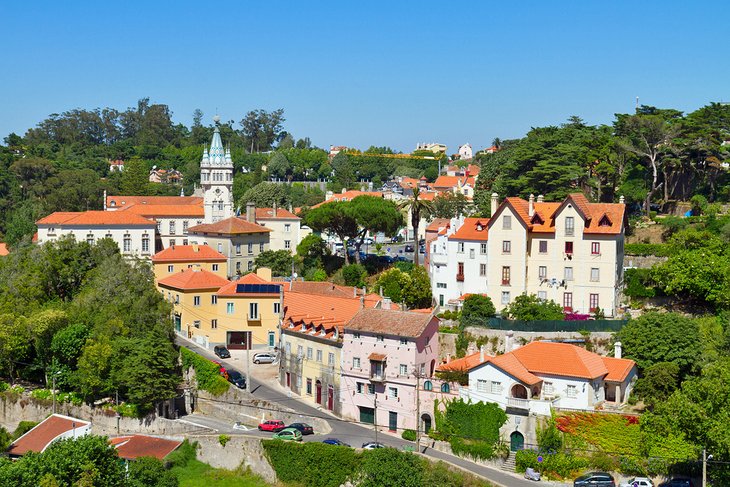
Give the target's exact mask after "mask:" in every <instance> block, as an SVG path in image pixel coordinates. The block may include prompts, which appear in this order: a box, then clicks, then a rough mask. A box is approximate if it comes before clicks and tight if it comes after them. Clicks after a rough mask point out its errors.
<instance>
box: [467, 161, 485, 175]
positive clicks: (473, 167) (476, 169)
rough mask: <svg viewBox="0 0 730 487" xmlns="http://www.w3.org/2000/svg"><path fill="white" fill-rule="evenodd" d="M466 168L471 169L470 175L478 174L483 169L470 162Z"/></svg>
mask: <svg viewBox="0 0 730 487" xmlns="http://www.w3.org/2000/svg"><path fill="white" fill-rule="evenodd" d="M466 169H467V171H469V176H478V175H479V173H480V172H481V171H482V168H481V167H480V166H478V165H476V164H469V165H468V166H466Z"/></svg>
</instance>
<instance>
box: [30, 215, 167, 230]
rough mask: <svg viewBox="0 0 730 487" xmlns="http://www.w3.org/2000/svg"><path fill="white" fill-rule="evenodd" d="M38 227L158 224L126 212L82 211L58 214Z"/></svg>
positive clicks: (43, 219) (151, 225) (42, 221)
mask: <svg viewBox="0 0 730 487" xmlns="http://www.w3.org/2000/svg"><path fill="white" fill-rule="evenodd" d="M36 224H38V225H74V226H76V225H81V226H121V225H144V226H147V227H152V228H154V227H155V226H156V225H157V224H156V223H155V222H154V221H152V220H148V219H147V218H144V217H142V216H140V215H135V214H132V213H127V212H126V211H81V212H74V213H69V212H56V213H51V214H50V215H48V216H47V217H45V218H41V219H40V220H38V221H37V222H36Z"/></svg>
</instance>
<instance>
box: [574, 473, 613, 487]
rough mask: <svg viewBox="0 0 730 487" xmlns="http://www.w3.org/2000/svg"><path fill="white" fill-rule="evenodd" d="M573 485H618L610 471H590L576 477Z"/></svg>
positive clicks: (610, 486) (582, 486) (577, 486)
mask: <svg viewBox="0 0 730 487" xmlns="http://www.w3.org/2000/svg"><path fill="white" fill-rule="evenodd" d="M573 487H616V480H614V478H613V475H611V474H610V473H606V472H588V473H586V474H583V475H581V476H580V477H578V478H577V479H575V481H574V482H573Z"/></svg>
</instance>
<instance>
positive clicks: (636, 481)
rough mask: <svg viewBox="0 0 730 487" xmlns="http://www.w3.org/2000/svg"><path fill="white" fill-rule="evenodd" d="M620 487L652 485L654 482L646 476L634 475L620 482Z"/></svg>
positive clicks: (646, 486)
mask: <svg viewBox="0 0 730 487" xmlns="http://www.w3.org/2000/svg"><path fill="white" fill-rule="evenodd" d="M621 487H654V482H652V481H651V479H648V478H646V477H634V478H633V479H630V480H628V481H626V482H623V483H622V484H621Z"/></svg>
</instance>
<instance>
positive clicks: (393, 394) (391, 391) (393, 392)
mask: <svg viewBox="0 0 730 487" xmlns="http://www.w3.org/2000/svg"><path fill="white" fill-rule="evenodd" d="M388 397H390V398H392V399H397V398H398V388H397V387H388Z"/></svg>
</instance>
